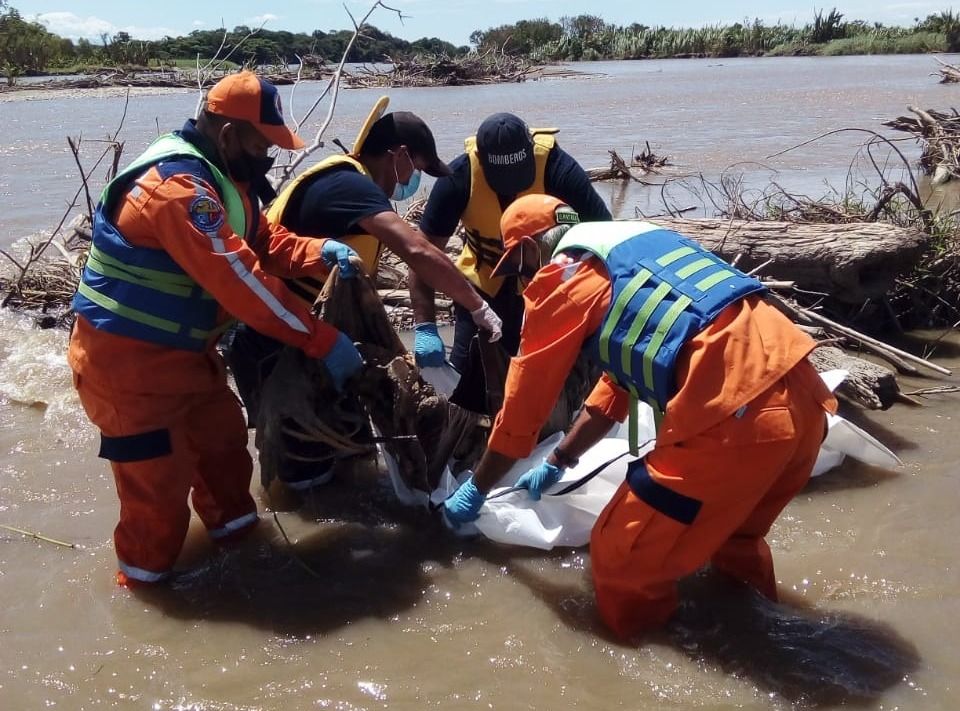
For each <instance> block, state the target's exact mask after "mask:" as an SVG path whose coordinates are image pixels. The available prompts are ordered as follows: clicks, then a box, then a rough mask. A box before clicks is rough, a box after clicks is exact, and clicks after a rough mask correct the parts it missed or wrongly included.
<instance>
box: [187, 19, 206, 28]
mask: <svg viewBox="0 0 960 711" xmlns="http://www.w3.org/2000/svg"><path fill="white" fill-rule="evenodd" d="M190 24H192V25H193V26H194V27H203V26H204V25H205V24H207V23H206V22H204V21H203V20H194V21H193V22H192V23H190Z"/></svg>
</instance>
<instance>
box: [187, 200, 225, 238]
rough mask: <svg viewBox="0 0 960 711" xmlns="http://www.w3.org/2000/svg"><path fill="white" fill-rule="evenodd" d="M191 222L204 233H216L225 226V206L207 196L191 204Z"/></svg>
mask: <svg viewBox="0 0 960 711" xmlns="http://www.w3.org/2000/svg"><path fill="white" fill-rule="evenodd" d="M190 221H191V222H193V224H194V226H195V227H196V228H197V229H198V230H201V231H202V232H216V231H217V230H219V229H220V227H221V225H223V205H221V204H220V203H219V202H217V201H216V200H214V199H213V198H212V197H209V196H207V195H200V196H198V197H195V198H194V199H193V202H191V203H190Z"/></svg>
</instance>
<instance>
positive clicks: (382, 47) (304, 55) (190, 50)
mask: <svg viewBox="0 0 960 711" xmlns="http://www.w3.org/2000/svg"><path fill="white" fill-rule="evenodd" d="M641 19H642V18H641ZM352 36H353V30H352V29H343V30H329V31H323V30H319V29H317V30H313V31H312V32H288V31H283V30H270V29H267V28H266V27H259V28H256V27H254V28H251V27H247V26H242V25H241V26H237V27H234V28H233V29H232V30H226V29H225V28H221V29H217V30H194V31H193V32H190V33H189V34H188V35H184V36H180V37H164V38H163V39H160V40H153V41H148V40H141V39H138V38H135V37H131V36H130V34H129V33H126V32H117V33H116V34H113V35H109V34H106V33H104V34H102V35H101V36H100V37H99V40H98V41H91V40H89V39H83V38H81V39H79V40H77V41H76V42H74V41H73V40H71V39H67V38H63V37H59V36H58V35H56V34H54V33H52V32H50V31H49V30H48V29H47V28H46V27H45V26H44V25H42V24H40V23H38V22H35V21H32V20H30V19H29V18H25V17H23V16H22V15H21V14H20V13H19V12H18V11H17V10H16V8H14V7H12V6H11V5H10V4H9V2H7V1H6V0H0V72H2V73H3V75H4V76H6V77H7V81H8V83H9V84H12V83H14V82H15V80H16V78H17V77H19V76H30V75H43V74H69V73H91V72H96V71H97V70H99V69H102V68H104V67H124V68H128V69H129V68H137V69H139V70H150V69H153V70H158V69H164V70H167V71H173V70H177V69H179V70H189V69H190V68H192V67H195V66H196V64H197V61H198V58H199V60H200V61H203V60H205V59H209V58H213V57H216V56H218V52H219V51H220V50H221V49H222V48H223V47H224V46H238V45H240V46H241V50H240V51H238V52H237V53H236V54H235V56H232V57H230V58H229V59H230V60H231V61H232V62H234V63H236V64H242V65H244V66H258V67H260V66H264V65H269V66H274V67H284V68H285V67H288V66H291V65H299V64H301V62H302V63H303V64H305V65H312V66H323V65H326V64H331V63H335V62H336V61H337V60H338V59H339V58H340V57H342V56H343V55H344V52H345V51H346V50H347V47H348V45H349V44H350V41H351V38H352ZM241 40H243V41H242V43H241ZM470 42H471V45H472V46H466V45H464V46H455V45H454V44H452V43H450V42H447V41H445V40H443V39H440V38H436V37H431V38H426V37H425V38H421V39H418V40H415V41H413V42H409V41H407V40H403V39H400V38H398V37H394V36H392V35H391V34H389V33H387V32H383V31H381V30H379V29H377V28H376V27H374V26H371V25H366V26H365V29H364V33H363V37H361V38H359V39H358V41H356V42H354V43H353V44H352V46H350V49H349V52H347V54H346V61H347V62H353V63H380V62H393V61H407V62H409V61H411V60H412V59H413V58H415V57H426V58H427V59H426V61H425V63H426V64H437V63H438V62H442V61H446V60H451V59H456V58H458V57H465V56H467V55H470V54H471V53H478V54H483V53H485V52H492V51H495V52H497V53H499V54H502V55H508V56H511V57H515V58H523V59H525V60H527V61H529V62H553V61H588V60H602V59H655V58H673V57H739V56H751V57H755V56H794V55H827V56H832V55H844V54H893V53H902V54H906V53H923V52H954V51H960V13H955V12H953V11H952V10H948V11H944V12H940V13H937V14H932V15H928V16H927V17H926V18H923V19H921V18H919V17H918V18H916V19H915V21H914V23H913V25H911V26H908V27H901V26H887V25H883V24H881V23H868V22H865V21H863V20H850V19H848V18H846V17H845V16H844V15H843V13H840V12H838V11H837V10H836V9H833V10H830V11H829V12H826V11H824V10H817V11H815V13H814V16H813V18H812V20H811V22H809V23H807V24H805V25H802V26H795V25H785V24H782V23H777V24H774V25H770V24H765V23H764V22H763V21H761V20H759V19H755V20H753V21H749V20H745V21H744V22H742V23H739V22H738V23H734V24H732V25H712V26H706V27H699V28H673V27H658V26H649V25H646V24H643V23H642V22H634V23H632V24H630V25H616V24H612V23H607V22H605V21H604V20H603V18H601V17H600V16H597V15H578V16H576V17H561V18H560V19H559V20H558V21H556V22H553V21H551V20H549V19H546V18H537V19H531V20H521V21H519V22H516V23H513V24H508V25H501V26H498V27H492V28H488V29H486V30H476V31H474V32H473V33H472V34H471V35H470ZM438 58H439V59H438Z"/></svg>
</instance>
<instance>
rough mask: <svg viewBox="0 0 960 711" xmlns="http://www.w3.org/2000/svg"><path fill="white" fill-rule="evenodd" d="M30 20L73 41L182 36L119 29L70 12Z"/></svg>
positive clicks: (156, 29)
mask: <svg viewBox="0 0 960 711" xmlns="http://www.w3.org/2000/svg"><path fill="white" fill-rule="evenodd" d="M30 19H32V20H36V21H37V22H39V23H41V24H43V25H44V26H45V27H46V28H47V29H48V30H50V31H51V32H53V33H54V34H58V35H60V36H61V37H68V38H70V39H74V40H75V39H80V38H81V37H83V38H85V39H88V40H99V39H100V35H102V34H103V33H106V34H108V35H111V36H112V35H114V34H116V33H117V32H126V33H128V34H129V35H130V36H131V37H133V38H134V39H143V40H155V39H161V38H162V37H165V36H166V35H171V36H177V35H180V34H182V32H181V31H180V30H175V29H172V28H169V27H136V26H134V25H127V26H124V27H121V26H119V25H115V24H113V23H112V22H110V21H109V20H103V19H100V18H99V17H94V16H92V15H91V16H88V17H80V16H79V15H76V14H74V13H72V12H41V13H39V14H38V15H34V16H33V17H32V18H30Z"/></svg>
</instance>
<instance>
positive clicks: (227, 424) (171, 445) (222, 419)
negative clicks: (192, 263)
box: [74, 376, 257, 582]
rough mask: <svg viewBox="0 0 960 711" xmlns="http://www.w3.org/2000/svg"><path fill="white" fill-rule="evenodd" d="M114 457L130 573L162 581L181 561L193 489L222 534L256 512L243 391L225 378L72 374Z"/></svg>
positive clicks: (117, 533) (124, 558) (123, 554)
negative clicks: (168, 390) (167, 385)
mask: <svg viewBox="0 0 960 711" xmlns="http://www.w3.org/2000/svg"><path fill="white" fill-rule="evenodd" d="M74 384H75V385H76V387H77V392H78V393H79V395H80V401H81V403H82V404H83V407H84V409H85V410H86V412H87V415H88V416H89V418H90V420H91V421H92V422H93V423H94V424H95V425H96V426H97V427H98V428H99V429H100V431H101V435H102V440H101V442H102V443H101V456H104V457H105V458H110V459H111V461H110V466H111V468H112V469H113V475H114V481H115V483H116V487H117V495H118V497H119V499H120V521H119V523H118V524H117V527H116V529H115V530H114V546H115V548H116V552H117V558H118V559H119V561H120V569H121V570H122V571H123V572H124V573H125V574H126V575H127V576H128V577H130V578H133V579H135V580H140V581H143V582H156V581H157V580H159V579H162V578H163V577H164V576H165V575H166V574H168V573H169V572H170V570H171V569H172V568H173V564H174V563H175V562H176V560H177V557H178V555H179V554H180V549H181V547H182V546H183V541H184V538H185V537H186V534H187V528H188V526H189V524H190V507H189V506H188V504H187V500H188V498H190V499H191V500H192V502H193V508H194V510H196V512H197V514H198V515H199V516H200V519H201V521H203V524H204V525H205V526H206V528H207V530H208V531H209V532H210V534H211V536H213V537H215V538H224V537H226V536H229V535H232V534H234V533H236V532H237V531H240V530H242V529H244V528H246V527H249V526H251V525H252V524H254V523H256V522H257V507H256V503H255V502H254V500H253V497H252V496H251V495H250V477H251V474H252V472H253V463H252V461H251V459H250V455H249V453H248V452H247V429H246V426H245V423H244V421H243V414H242V412H241V410H240V406H239V403H238V402H237V399H236V397H235V396H234V394H233V393H232V392H231V391H230V389H229V388H228V387H227V385H226V384H225V383H224V385H223V387H222V388H219V389H217V390H212V391H208V392H204V393H200V394H187V395H157V394H150V395H146V394H137V393H127V392H120V391H116V390H112V389H111V388H109V387H108V386H104V385H102V381H100V380H99V379H98V381H97V382H96V383H94V382H93V381H91V380H90V379H89V378H87V377H80V376H74Z"/></svg>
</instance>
